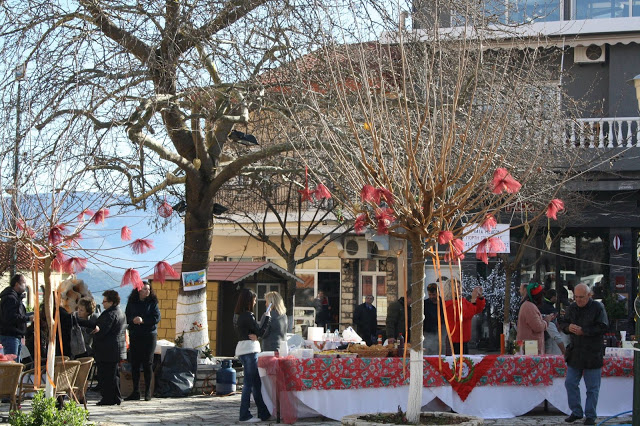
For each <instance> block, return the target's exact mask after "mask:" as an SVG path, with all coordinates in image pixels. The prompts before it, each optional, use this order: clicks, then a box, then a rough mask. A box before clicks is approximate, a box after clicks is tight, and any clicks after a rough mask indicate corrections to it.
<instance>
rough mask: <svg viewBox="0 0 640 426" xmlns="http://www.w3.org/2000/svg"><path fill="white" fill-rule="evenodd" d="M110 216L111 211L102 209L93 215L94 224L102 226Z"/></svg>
mask: <svg viewBox="0 0 640 426" xmlns="http://www.w3.org/2000/svg"><path fill="white" fill-rule="evenodd" d="M107 216H109V209H100V210H98V211H97V212H96V214H94V215H93V219H92V220H93V223H95V224H96V225H100V224H101V223H102V222H104V220H105V219H106V218H107Z"/></svg>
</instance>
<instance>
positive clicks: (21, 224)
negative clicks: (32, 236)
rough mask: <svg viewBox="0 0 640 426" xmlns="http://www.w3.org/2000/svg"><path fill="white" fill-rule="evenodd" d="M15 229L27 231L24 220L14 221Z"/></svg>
mask: <svg viewBox="0 0 640 426" xmlns="http://www.w3.org/2000/svg"><path fill="white" fill-rule="evenodd" d="M16 227H17V228H18V229H19V230H21V231H24V230H25V229H27V225H26V224H25V223H24V220H22V219H18V220H17V221H16Z"/></svg>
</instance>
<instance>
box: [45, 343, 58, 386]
mask: <svg viewBox="0 0 640 426" xmlns="http://www.w3.org/2000/svg"><path fill="white" fill-rule="evenodd" d="M55 365H56V343H55V341H54V342H53V343H52V342H51V339H49V346H48V347H47V370H46V374H45V379H44V380H45V388H44V396H46V397H47V398H53V395H54V388H53V385H52V384H51V382H53V377H54V373H55Z"/></svg>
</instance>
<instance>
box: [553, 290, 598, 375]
mask: <svg viewBox="0 0 640 426" xmlns="http://www.w3.org/2000/svg"><path fill="white" fill-rule="evenodd" d="M571 324H576V325H579V326H580V327H582V331H583V333H584V334H583V335H582V336H578V335H576V334H573V333H570V332H569V325H571ZM558 325H559V328H560V329H561V330H562V331H564V332H565V333H567V334H568V335H569V336H571V343H569V345H568V346H567V350H566V353H565V358H566V360H567V364H568V365H569V366H570V367H573V368H577V369H585V368H586V369H592V368H601V367H602V357H603V355H604V343H603V337H604V333H605V332H606V331H607V329H608V328H609V320H608V319H607V313H606V311H605V310H604V306H602V304H601V303H599V302H596V301H594V300H592V299H589V301H588V302H587V304H586V305H585V306H584V307H583V308H580V307H579V306H578V305H577V304H576V303H575V302H574V303H572V304H571V305H570V306H569V307H568V308H567V310H566V313H565V315H564V317H562V318H560V319H559V321H558Z"/></svg>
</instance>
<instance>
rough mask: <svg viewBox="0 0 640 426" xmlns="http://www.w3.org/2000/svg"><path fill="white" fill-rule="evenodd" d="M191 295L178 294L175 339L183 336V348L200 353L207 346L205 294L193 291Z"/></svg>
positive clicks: (207, 327)
mask: <svg viewBox="0 0 640 426" xmlns="http://www.w3.org/2000/svg"><path fill="white" fill-rule="evenodd" d="M192 293H193V294H189V293H187V294H178V304H177V305H176V338H177V337H180V336H183V337H184V343H183V347H185V348H195V349H198V350H200V351H202V349H204V347H205V346H207V345H208V344H209V326H208V323H207V292H206V291H194V292H192ZM183 332H184V334H183Z"/></svg>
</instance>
